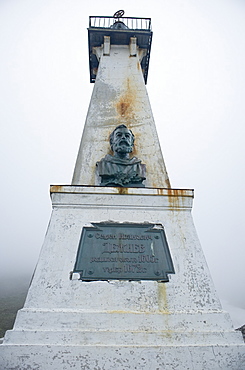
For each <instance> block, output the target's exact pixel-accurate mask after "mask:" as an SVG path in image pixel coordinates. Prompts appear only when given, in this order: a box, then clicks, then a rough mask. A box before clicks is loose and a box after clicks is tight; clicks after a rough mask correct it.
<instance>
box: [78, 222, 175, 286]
mask: <svg viewBox="0 0 245 370" xmlns="http://www.w3.org/2000/svg"><path fill="white" fill-rule="evenodd" d="M73 273H78V274H79V280H83V281H98V280H99V281H108V280H129V281H140V280H157V281H161V282H168V281H169V277H168V274H174V273H175V271H174V266H173V262H172V258H171V254H170V249H169V246H168V242H167V238H166V234H165V231H164V227H163V225H162V224H159V223H132V222H124V223H118V222H100V223H95V222H92V223H91V226H84V227H83V228H82V232H81V237H80V241H79V245H78V251H77V256H76V262H75V265H74V269H73V271H72V273H71V276H73Z"/></svg>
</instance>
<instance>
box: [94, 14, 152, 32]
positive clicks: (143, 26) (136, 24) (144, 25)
mask: <svg viewBox="0 0 245 370" xmlns="http://www.w3.org/2000/svg"><path fill="white" fill-rule="evenodd" d="M118 21H119V22H123V23H124V24H125V25H126V26H127V27H128V28H129V29H131V30H144V31H151V18H135V17H134V18H133V17H120V18H115V17H109V16H108V17H94V16H90V17H89V28H111V27H112V26H113V24H114V23H115V22H118Z"/></svg>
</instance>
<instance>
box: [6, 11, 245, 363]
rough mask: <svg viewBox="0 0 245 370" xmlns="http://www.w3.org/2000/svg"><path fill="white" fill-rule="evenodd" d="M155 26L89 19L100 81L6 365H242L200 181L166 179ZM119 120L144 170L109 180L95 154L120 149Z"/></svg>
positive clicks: (54, 193) (10, 337) (58, 192)
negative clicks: (203, 222) (201, 232)
mask: <svg viewBox="0 0 245 370" xmlns="http://www.w3.org/2000/svg"><path fill="white" fill-rule="evenodd" d="M101 25H103V27H101ZM151 37H152V32H151V28H150V19H139V18H138V19H136V18H125V17H122V14H116V16H115V17H114V18H113V17H104V18H101V17H93V18H92V17H91V18H90V26H89V47H90V76H91V82H94V80H95V85H94V90H93V94H92V98H91V103H90V106H89V110H88V115H87V119H86V123H85V127H84V131H83V136H82V140H81V146H80V149H79V152H78V157H77V162H76V166H75V171H74V176H73V180H72V185H70V186H51V199H52V206H53V211H52V215H51V220H50V223H49V226H48V230H47V233H46V236H45V240H44V244H43V247H42V250H41V254H40V258H39V261H38V264H37V268H36V271H35V273H34V277H33V280H32V283H31V286H30V289H29V291H28V295H27V299H26V302H25V305H24V308H23V309H21V310H20V311H19V312H18V314H17V318H16V321H15V325H14V328H13V330H10V331H8V332H7V333H6V335H5V338H4V342H3V344H2V345H1V346H0V368H1V369H4V370H10V369H11V370H14V369H15V370H16V369H18V370H29V369H31V370H51V369H52V370H56V369H57V370H58V369H59V370H61V369H62V370H66V369H67V370H68V369H75V370H78V369H79V370H80V369H93V370H99V369H104V370H105V369H116V370H123V369H145V370H148V369H194V370H203V369H210V370H211V369H212V370H214V369H222V370H226V369H231V370H242V369H245V345H244V343H243V339H242V336H241V333H240V332H236V331H234V328H233V327H232V323H231V319H230V317H229V315H228V314H227V313H226V312H224V311H223V310H222V307H221V305H220V301H219V299H218V297H217V294H216V291H215V289H214V286H213V283H212V280H211V277H210V274H209V271H208V267H207V265H206V262H205V258H204V255H203V252H202V248H201V246H200V243H199V240H198V237H197V234H196V230H195V227H194V224H193V221H192V215H191V209H192V202H193V190H180V189H172V188H171V187H170V183H169V179H168V175H167V172H166V168H165V165H164V161H163V156H162V153H161V148H160V145H159V141H158V137H157V133H156V128H155V123H154V120H153V116H152V111H151V107H150V103H149V99H148V95H147V92H146V88H145V82H146V79H147V70H148V63H149V56H150V46H151ZM122 124H123V125H125V126H126V127H127V128H128V129H131V130H132V132H133V134H134V137H135V143H134V148H133V152H132V153H129V156H130V158H132V157H136V158H139V159H140V160H141V161H142V163H143V164H145V166H146V173H145V174H146V175H145V177H146V179H145V180H143V182H141V184H140V186H137V185H136V186H135V185H132V186H129V187H128V186H119V185H118V184H116V183H115V184H114V185H113V186H101V176H100V172H99V170H98V166H96V163H97V162H100V161H101V160H102V158H104V157H105V156H106V155H109V156H110V157H113V154H115V153H113V150H111V148H110V144H109V135H110V134H111V133H112V131H113V130H114V129H115V128H116V127H117V126H118V125H122ZM125 140H126V139H125ZM123 161H124V160H122V164H120V165H121V166H126V165H125V162H123ZM120 181H121V180H120ZM106 228H111V230H112V231H110V232H109V231H106V230H107V229H106ZM141 228H142V231H139V230H141ZM122 230H123V232H122ZM145 230H146V231H145ZM149 230H150V231H149ZM119 231H120V234H119ZM159 235H160V236H159ZM161 238H162V239H161ZM159 240H161V241H162V244H161V243H160V241H159ZM158 243H160V244H158ZM163 244H164V248H165V249H164V248H163ZM160 252H161V253H162V254H161V253H160ZM79 253H82V254H81V255H80V254H79ZM164 253H165V254H164ZM160 254H161V256H162V257H161V258H162V259H161V263H159V259H160ZM81 256H82V257H81ZM171 264H172V265H171ZM82 265H83V267H81V266H82ZM163 265H165V267H164V268H165V272H164V273H163V272H162V271H163V270H162V269H163V267H162V266H163ZM171 266H172V267H171ZM98 274H101V275H98ZM149 276H150V277H149Z"/></svg>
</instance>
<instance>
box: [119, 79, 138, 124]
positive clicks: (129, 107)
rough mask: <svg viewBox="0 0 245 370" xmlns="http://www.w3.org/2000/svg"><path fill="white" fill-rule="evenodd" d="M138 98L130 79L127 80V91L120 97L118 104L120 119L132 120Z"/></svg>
mask: <svg viewBox="0 0 245 370" xmlns="http://www.w3.org/2000/svg"><path fill="white" fill-rule="evenodd" d="M135 98H136V91H135V88H134V87H133V84H132V82H131V81H130V78H127V80H126V82H125V91H124V93H123V94H122V95H121V96H120V97H119V99H118V101H117V102H116V110H117V112H118V114H119V116H120V117H123V118H125V119H126V121H127V120H128V119H129V120H130V119H132V118H133V116H134V111H135V100H136V99H135Z"/></svg>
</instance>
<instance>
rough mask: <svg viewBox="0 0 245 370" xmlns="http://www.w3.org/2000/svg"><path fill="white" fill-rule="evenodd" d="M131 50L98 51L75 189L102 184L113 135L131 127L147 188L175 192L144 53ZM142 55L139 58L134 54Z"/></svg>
mask: <svg viewBox="0 0 245 370" xmlns="http://www.w3.org/2000/svg"><path fill="white" fill-rule="evenodd" d="M134 41H135V40H134V38H132V40H131V43H130V45H121V46H118V45H111V46H110V54H109V55H108V44H107V43H106V45H105V49H106V50H105V51H104V52H103V48H102V47H101V48H100V47H98V48H94V49H95V50H94V53H95V54H96V55H97V58H98V59H99V60H100V62H99V68H98V73H97V76H96V81H95V85H94V89H93V94H92V98H91V101H90V106H89V110H88V114H87V118H86V122H85V126H84V131H83V136H82V140H81V145H80V149H79V152H78V156H77V161H76V166H75V170H74V175H73V180H72V184H73V185H79V184H80V185H99V183H100V178H99V177H98V176H96V171H95V168H96V167H95V165H96V162H97V161H99V160H101V158H103V157H104V156H105V155H106V154H108V153H110V150H111V149H110V145H109V135H110V133H111V132H112V131H113V130H114V128H115V127H116V126H118V125H119V124H125V125H127V126H128V127H129V128H130V129H132V131H133V133H134V135H135V148H134V152H133V153H132V155H134V156H136V157H138V158H140V159H141V160H142V162H143V163H145V164H146V169H147V179H146V181H145V185H146V186H150V187H163V188H164V187H167V188H169V187H170V184H169V179H168V175H167V172H166V168H165V165H164V161H163V156H162V152H161V148H160V144H159V140H158V136H157V132H156V127H155V123H154V119H153V114H152V110H151V106H150V102H149V98H148V95H147V91H146V87H145V83H144V79H143V74H142V70H141V66H140V60H141V58H142V57H143V54H144V50H139V49H136V44H135V43H134ZM131 53H133V54H134V53H136V56H132V55H130V54H131Z"/></svg>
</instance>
